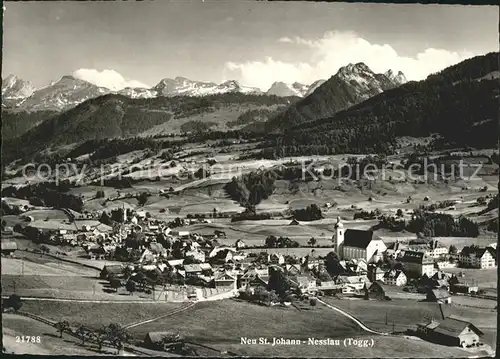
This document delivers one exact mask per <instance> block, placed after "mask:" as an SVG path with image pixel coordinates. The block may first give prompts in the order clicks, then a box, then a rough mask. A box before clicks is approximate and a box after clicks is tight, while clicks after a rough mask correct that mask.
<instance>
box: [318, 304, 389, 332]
mask: <svg viewBox="0 0 500 359" xmlns="http://www.w3.org/2000/svg"><path fill="white" fill-rule="evenodd" d="M318 302H320V303H321V304H323V305H325V306H326V307H327V308H330V309H331V310H334V311H336V312H337V313H340V314H342V315H343V316H344V317H347V318H349V319H350V320H352V321H353V322H354V323H356V324H357V325H358V326H359V327H360V328H361V329H363V330H364V331H367V332H368V333H372V334H377V335H389V333H382V332H377V331H375V330H372V329H370V328H368V327H367V326H366V325H364V324H363V323H362V322H361V321H360V320H359V319H357V318H356V317H354V316H352V315H351V314H349V313H347V312H344V311H343V310H342V309H340V308H337V307H335V306H333V305H331V304H328V303H326V302H324V301H322V300H321V299H319V298H318Z"/></svg>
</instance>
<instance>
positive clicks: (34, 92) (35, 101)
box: [2, 72, 405, 112]
mask: <svg viewBox="0 0 500 359" xmlns="http://www.w3.org/2000/svg"><path fill="white" fill-rule="evenodd" d="M390 74H391V75H390V77H389V78H390V79H391V81H393V82H398V83H402V82H404V81H405V79H404V75H403V74H401V73H399V74H397V75H392V72H391V73H390ZM324 82H325V80H318V81H315V82H314V83H312V84H311V85H304V84H301V83H298V82H294V83H285V82H275V83H273V84H272V85H271V87H270V88H269V89H268V90H267V91H266V92H263V91H262V90H260V89H259V88H256V87H248V86H243V85H241V84H240V83H239V82H238V81H235V80H228V81H225V82H223V83H221V84H216V83H214V82H203V81H194V80H190V79H188V78H185V77H176V78H174V79H170V78H165V79H162V80H161V81H160V82H159V83H158V84H157V85H155V86H153V87H152V88H131V87H127V88H124V89H123V90H120V91H112V90H110V89H108V88H105V87H100V86H96V85H94V84H92V83H90V82H87V81H84V80H81V79H78V78H75V77H73V76H63V77H62V78H61V79H60V80H59V81H55V82H53V83H51V84H50V85H48V86H46V87H43V88H40V89H36V88H35V87H34V86H33V85H32V84H31V83H30V82H29V81H25V80H23V79H21V78H19V77H17V76H14V75H9V76H8V77H7V78H5V79H4V80H2V108H8V109H10V110H15V111H27V112H34V111H64V110H68V109H70V108H72V107H75V106H76V105H78V104H80V103H82V102H84V101H87V100H89V99H92V98H96V97H99V96H102V95H106V94H110V93H117V94H120V95H124V96H127V97H130V98H132V99H144V98H153V97H159V96H167V97H173V96H209V95H217V94H221V93H228V92H240V93H244V94H265V95H275V96H281V97H289V96H297V97H306V96H308V95H310V94H311V93H312V92H314V90H316V88H318V87H319V86H320V85H321V84H323V83H324Z"/></svg>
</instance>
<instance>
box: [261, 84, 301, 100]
mask: <svg viewBox="0 0 500 359" xmlns="http://www.w3.org/2000/svg"><path fill="white" fill-rule="evenodd" d="M308 89H309V86H307V85H303V84H301V83H299V82H294V83H293V84H289V83H285V82H282V81H277V82H274V83H273V84H272V85H271V87H270V88H269V90H267V92H266V94H268V95H276V96H282V97H287V96H299V97H303V96H304V95H305V94H306V92H307V90H308Z"/></svg>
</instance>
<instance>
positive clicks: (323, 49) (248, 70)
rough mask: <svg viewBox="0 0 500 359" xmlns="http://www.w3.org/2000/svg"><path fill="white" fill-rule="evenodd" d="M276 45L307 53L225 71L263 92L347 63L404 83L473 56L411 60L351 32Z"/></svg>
mask: <svg viewBox="0 0 500 359" xmlns="http://www.w3.org/2000/svg"><path fill="white" fill-rule="evenodd" d="M278 42H279V43H287V44H293V45H295V46H297V51H299V52H300V54H301V55H302V54H304V51H306V52H307V54H308V57H309V58H308V60H307V61H304V62H284V61H280V60H279V59H276V58H271V57H265V58H263V59H261V60H257V61H248V62H242V63H234V62H227V63H226V70H228V71H229V72H230V73H231V75H232V76H233V77H239V80H240V81H241V82H242V83H244V84H245V85H248V86H256V87H260V88H262V89H267V88H269V87H270V86H271V84H272V83H273V82H275V81H284V82H295V81H298V82H301V83H305V84H310V83H312V82H314V81H316V80H318V79H327V78H329V77H331V76H332V75H334V74H335V73H336V72H337V71H338V69H339V68H340V67H342V66H345V65H347V64H349V63H357V62H364V63H365V64H366V65H367V66H368V67H370V68H371V69H372V70H373V71H374V72H377V73H380V72H385V71H387V70H389V69H392V70H393V71H402V72H403V73H404V74H405V76H406V78H407V79H408V80H422V79H425V78H426V77H427V76H428V75H429V74H431V73H434V72H437V71H440V70H442V69H444V68H445V67H448V66H451V65H454V64H456V63H458V62H460V61H462V60H464V59H467V58H470V57H472V56H474V54H472V53H470V52H463V53H457V52H450V51H448V50H444V49H434V48H428V49H425V50H424V51H422V52H420V53H418V54H417V55H416V56H414V57H406V56H401V55H399V54H398V53H397V52H396V50H394V49H393V48H392V47H391V46H390V45H388V44H371V43H370V42H368V41H367V40H365V39H363V38H361V37H359V36H358V35H356V34H355V33H353V32H327V33H325V35H324V36H323V37H321V38H319V39H312V40H311V39H304V38H300V37H294V38H290V37H282V38H280V39H278Z"/></svg>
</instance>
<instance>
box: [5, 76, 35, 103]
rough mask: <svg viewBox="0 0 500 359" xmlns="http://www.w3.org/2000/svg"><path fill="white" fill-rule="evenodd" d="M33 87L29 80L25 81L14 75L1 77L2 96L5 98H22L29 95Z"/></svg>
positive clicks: (33, 89)
mask: <svg viewBox="0 0 500 359" xmlns="http://www.w3.org/2000/svg"><path fill="white" fill-rule="evenodd" d="M34 91H35V88H34V87H33V85H32V84H31V82H29V81H25V80H23V79H21V78H19V77H17V76H15V75H9V76H7V77H6V78H5V79H2V98H3V99H5V100H17V99H24V98H26V97H29V96H31V94H32V93H33V92H34Z"/></svg>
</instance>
